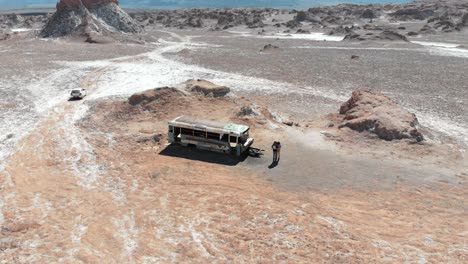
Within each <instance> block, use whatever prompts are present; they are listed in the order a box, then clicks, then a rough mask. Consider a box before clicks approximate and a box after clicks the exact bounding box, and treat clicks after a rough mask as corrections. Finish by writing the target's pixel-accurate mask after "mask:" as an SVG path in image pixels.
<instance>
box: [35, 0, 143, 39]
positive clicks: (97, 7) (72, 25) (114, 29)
mask: <svg viewBox="0 0 468 264" xmlns="http://www.w3.org/2000/svg"><path fill="white" fill-rule="evenodd" d="M118 4H119V1H118V0H60V2H58V3H57V11H56V12H55V14H54V15H53V16H52V17H51V18H50V20H49V21H48V22H47V24H46V25H45V27H44V28H43V29H42V32H41V33H40V36H41V37H63V36H68V35H78V36H82V35H87V34H89V33H95V34H106V33H120V32H125V33H139V32H140V31H141V27H140V26H139V25H138V24H137V23H136V21H134V20H133V19H132V18H131V17H130V16H129V15H128V14H127V13H125V12H124V11H123V10H122V9H121V8H120V7H119V6H118Z"/></svg>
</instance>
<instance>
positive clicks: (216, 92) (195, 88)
mask: <svg viewBox="0 0 468 264" xmlns="http://www.w3.org/2000/svg"><path fill="white" fill-rule="evenodd" d="M185 85H186V89H187V90H188V91H190V92H193V93H199V94H203V95H212V96H213V97H223V96H225V95H227V94H228V93H229V92H230V91H231V89H229V87H226V86H220V85H217V84H214V83H212V82H209V81H206V80H203V79H198V80H188V81H187V82H185Z"/></svg>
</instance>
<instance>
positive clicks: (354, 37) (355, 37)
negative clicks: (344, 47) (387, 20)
mask: <svg viewBox="0 0 468 264" xmlns="http://www.w3.org/2000/svg"><path fill="white" fill-rule="evenodd" d="M365 40H368V41H382V40H385V41H404V42H409V40H408V39H407V38H406V37H405V36H403V35H401V34H400V33H397V32H395V31H392V30H384V31H382V32H381V33H380V34H378V35H374V34H371V33H368V34H366V35H360V34H356V33H354V32H352V33H350V34H347V35H346V36H345V37H344V39H343V41H365Z"/></svg>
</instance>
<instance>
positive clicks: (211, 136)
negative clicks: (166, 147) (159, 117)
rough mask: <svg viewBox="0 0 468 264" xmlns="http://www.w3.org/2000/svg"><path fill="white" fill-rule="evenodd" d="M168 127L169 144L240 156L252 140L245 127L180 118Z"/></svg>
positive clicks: (186, 117)
mask: <svg viewBox="0 0 468 264" xmlns="http://www.w3.org/2000/svg"><path fill="white" fill-rule="evenodd" d="M168 126H169V133H168V135H169V142H170V143H173V144H180V145H182V146H190V145H192V146H196V147H197V148H199V149H205V150H209V151H215V152H220V153H226V154H233V155H236V156H241V155H242V154H244V153H246V152H247V151H248V150H249V148H250V147H251V146H252V144H253V139H252V138H249V130H250V128H249V127H248V126H245V125H238V124H225V123H220V122H216V121H210V120H204V119H198V118H192V117H188V116H180V117H177V118H176V119H174V120H172V121H171V122H169V124H168Z"/></svg>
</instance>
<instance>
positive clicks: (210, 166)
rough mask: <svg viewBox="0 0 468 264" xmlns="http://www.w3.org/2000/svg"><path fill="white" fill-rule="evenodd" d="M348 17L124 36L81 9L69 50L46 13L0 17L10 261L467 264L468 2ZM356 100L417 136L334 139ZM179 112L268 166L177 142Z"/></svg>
mask: <svg viewBox="0 0 468 264" xmlns="http://www.w3.org/2000/svg"><path fill="white" fill-rule="evenodd" d="M62 2H63V5H65V7H61V6H58V11H57V12H59V11H62V12H64V13H63V14H62V15H61V17H59V18H60V19H65V18H69V17H67V16H66V15H69V14H70V13H66V12H69V11H70V10H74V9H67V8H71V7H70V6H68V7H67V6H66V4H67V2H73V1H64V0H62V1H61V3H62ZM101 2H106V4H108V3H107V2H113V1H101ZM455 3H457V4H455ZM452 7H453V8H452ZM60 8H61V9H60ZM82 8H83V7H82ZM93 8H94V7H93ZM112 8H117V7H112ZM346 8H348V9H350V10H354V11H353V12H354V13H352V14H353V15H352V16H351V15H350V17H349V18H347V17H345V16H343V15H342V14H343V13H340V14H341V16H338V15H337V17H339V19H338V18H335V19H332V18H330V16H331V15H330V14H331V13H333V12H335V11H333V12H332V11H330V10H338V11H339V12H342V11H340V10H342V9H340V7H339V6H338V7H330V10H328V9H327V11H323V10H316V9H311V10H308V11H304V12H302V13H301V11H300V12H297V11H291V10H273V9H266V10H263V9H261V10H257V9H241V10H235V9H234V10H218V11H215V10H208V9H207V10H176V11H167V10H166V11H144V10H126V11H127V13H128V14H129V15H126V14H125V15H126V16H124V18H123V19H129V21H130V20H131V21H132V22H131V23H135V25H137V27H136V28H135V30H134V31H135V32H130V33H125V32H124V33H122V32H118V30H116V28H115V27H114V28H111V27H110V26H109V27H103V28H104V29H99V27H100V25H99V23H104V22H102V21H104V20H105V19H104V18H105V17H106V16H105V15H103V16H102V17H104V18H102V19H96V20H93V19H95V16H96V17H98V14H101V13H100V11H99V12H97V11H96V12H95V13H93V12H94V11H92V10H93V9H90V10H91V11H90V12H89V14H88V13H87V12H88V11H86V13H84V15H83V14H82V13H80V12H84V11H83V10H81V11H79V12H78V11H76V10H74V11H70V12H72V13H73V12H75V13H73V14H74V15H77V14H79V15H82V16H83V17H85V18H86V19H90V20H89V21H91V22H89V21H88V22H87V23H91V24H86V26H87V28H86V29H85V30H84V31H80V30H82V29H80V30H76V29H74V31H73V32H71V33H70V32H67V34H66V35H62V36H55V35H54V34H58V33H57V32H65V31H66V30H65V29H62V28H54V26H57V25H52V24H51V22H50V21H55V20H57V21H58V19H59V18H57V17H55V20H54V17H52V13H53V12H55V10H23V11H21V12H19V13H18V14H15V15H11V14H9V13H8V12H3V13H2V14H0V17H1V20H0V22H1V23H0V25H1V29H0V30H1V31H0V32H3V33H0V122H1V123H0V227H1V230H0V263H168V262H170V263H467V261H468V221H467V219H468V211H467V209H468V188H467V187H468V185H467V183H468V181H467V180H468V157H467V153H466V150H467V149H468V116H467V113H468V15H466V14H468V5H467V4H464V3H463V1H458V2H457V1H453V2H450V1H448V2H444V1H442V3H440V4H437V3H436V4H434V1H432V2H431V1H419V2H418V3H412V4H408V5H390V6H379V5H372V6H366V7H359V6H354V7H345V9H346ZM418 8H419V9H418ZM431 8H432V9H431ZM444 8H445V9H444ZM367 9H368V10H371V11H372V12H374V13H372V14H374V15H370V14H368V13H369V12H371V11H366V10H367ZM403 9H404V10H407V9H412V10H413V9H414V10H423V11H424V10H435V11H434V12H433V13H430V14H427V11H424V12H422V11H421V12H419V13H418V12H416V11H414V10H413V11H411V12H410V11H407V12H406V13H405V12H403V11H401V12H400V13H402V14H403V15H401V16H400V15H394V14H395V13H398V12H399V11H398V10H403ZM442 9H443V11H445V12H448V13H447V14H448V15H446V16H447V17H449V18H450V19H453V20H451V21H452V22H453V23H452V24H453V27H451V26H450V25H452V24H449V23H446V21H447V19H449V18H446V17H444V14H445V13H443V11H441V10H442ZM452 9H453V10H452ZM112 10H114V9H112ZM118 10H120V9H118ZM447 10H448V11H447ZM338 11H336V12H338ZM119 12H120V11H119ZM122 12H123V11H122ZM343 12H344V11H343ZM366 12H368V13H366ZM414 12H416V13H417V14H416V15H415V13H414ZM303 13H304V14H303ZM325 13H326V14H327V17H323V16H321V14H325ZM345 13H346V12H345ZM346 14H347V13H346ZM350 14H351V13H350ZM356 14H357V15H356ZM398 14H399V13H398ZM457 14H459V16H457ZM463 14H465V15H463ZM422 15H427V17H424V18H423V19H421V17H419V16H422ZM217 16H219V17H217ZM242 16H246V17H248V19H245V20H242V19H241V20H239V21H241V22H238V21H237V20H236V19H237V18H238V17H242ZM303 16H304V17H303ZM64 17H65V18H64ZM226 17H227V18H226ZM301 17H302V18H303V19H302V18H301ZM434 17H436V18H437V19H439V20H437V19H435V20H433V21H432V22H428V21H430V20H431V18H434ZM177 19H179V20H177ZM198 19H200V21H201V22H200V21H198ZM226 19H227V20H226ZM256 19H257V20H256ZM347 19H348V20H347ZM27 21H30V22H27ZM48 21H49V22H48ZM83 21H85V19H83ZM93 21H94V22H93ZM96 21H98V22H96ZM125 21H126V20H125ZM226 21H228V22H226ZM291 21H292V22H291ZM316 21H319V22H320V23H319V22H316ZM337 21H338V22H337ZM340 21H341V22H340ZM349 21H351V22H349ZM434 21H435V22H434ZM437 21H439V22H437ZM440 21H442V22H440ZM444 21H445V22H444ZM26 22H27V23H26ZM92 23H96V24H92ZM107 23H108V24H109V25H112V23H113V22H112V21H110V22H107ZM128 23H130V22H128ZM259 23H261V24H259ZM340 23H341V24H340ZM434 23H441V24H442V26H443V27H444V29H443V30H441V28H440V27H437V26H436V25H434ZM464 23H466V25H465V24H464ZM345 24H346V25H348V24H350V25H352V26H350V27H344V26H342V25H345ZM89 25H92V26H96V25H97V26H96V27H97V28H98V29H99V30H95V31H92V30H89V28H91V29H92V28H93V27H92V26H89ZM128 25H131V24H125V26H128ZM427 25H429V26H427ZM447 25H449V26H447ZM351 27H353V28H352V29H351ZM428 27H429V28H430V30H432V31H431V33H430V34H428V33H425V32H426V31H428V30H429V29H427V28H428ZM465 27H466V28H465ZM109 28H111V29H109ZM424 28H426V29H424ZM124 29H125V28H124ZM299 29H302V30H299ZM332 30H335V31H336V32H338V33H333V34H331V33H332V32H330V31H332ZM107 31H109V32H107ZM351 31H352V32H351ZM350 32H351V33H350ZM410 32H413V33H410ZM414 32H416V33H414ZM68 33H70V34H68ZM369 33H371V34H369ZM49 35H51V36H49ZM361 38H362V39H361ZM205 80H206V81H205ZM198 82H200V83H211V84H212V85H219V86H224V87H229V89H230V92H229V93H228V94H227V95H225V96H219V97H218V96H214V95H213V94H203V93H196V92H193V91H191V90H190V89H188V87H189V84H190V83H198ZM211 84H210V85H211ZM79 87H81V88H86V89H87V90H88V96H86V97H85V98H84V99H83V100H69V95H70V91H71V90H72V89H75V88H79ZM161 87H163V88H161ZM155 88H158V89H156V90H153V89H155ZM353 91H370V93H371V94H374V93H375V94H377V95H376V98H390V99H389V100H391V101H392V102H394V105H395V106H398V107H401V109H402V110H401V112H402V113H405V114H406V113H407V112H408V113H414V115H415V117H417V126H416V125H415V126H414V127H415V128H417V130H418V133H419V132H420V133H421V134H422V135H423V137H424V139H423V140H421V138H417V137H415V138H411V137H409V138H403V139H394V140H385V139H382V138H381V137H382V135H379V134H378V131H375V129H374V128H372V129H364V131H356V129H352V126H351V124H348V125H343V122H344V123H346V122H347V119H348V117H347V116H345V114H344V112H343V111H342V113H341V114H340V107H341V108H342V109H343V106H342V104H343V103H344V102H346V101H347V100H348V99H350V98H351V96H352V94H353V98H354V97H355V96H356V94H355V93H353ZM138 93H140V95H141V94H143V95H146V96H148V98H149V99H148V100H145V101H141V102H136V103H131V100H129V97H130V96H132V95H134V94H138ZM148 94H151V96H149V95H148ZM382 100H387V99H382ZM379 102H380V101H379ZM392 106H393V104H392ZM382 111H384V112H385V111H387V110H382ZM388 111H390V110H388ZM398 111H400V110H398ZM398 111H397V112H398ZM398 113H399V112H398ZM378 114H379V115H380V114H382V113H378ZM384 114H387V115H388V116H390V112H385V113H384ZM181 115H187V116H192V117H196V118H205V119H210V120H218V121H222V122H230V123H238V124H245V125H249V126H250V128H251V137H253V138H254V139H255V143H254V147H255V148H258V149H260V150H263V151H262V154H263V155H260V156H253V155H251V156H247V157H244V158H242V159H239V158H235V157H232V156H228V155H220V154H216V153H211V152H206V151H203V150H196V149H192V148H184V147H180V146H172V145H169V144H168V139H167V130H168V128H167V123H168V122H169V121H170V120H172V119H174V118H176V117H178V116H181ZM389 118H397V119H398V118H399V117H398V116H393V115H391V116H390V117H389ZM358 130H359V129H358ZM418 135H419V134H418ZM278 140H279V141H281V143H282V146H283V148H282V152H281V160H280V162H279V164H272V160H271V157H272V150H271V144H272V142H273V141H278Z"/></svg>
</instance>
